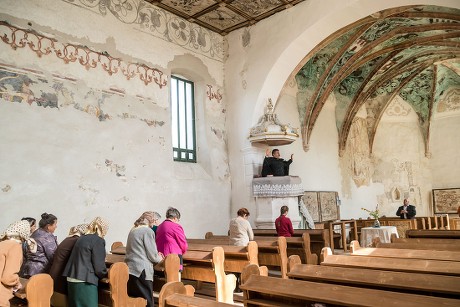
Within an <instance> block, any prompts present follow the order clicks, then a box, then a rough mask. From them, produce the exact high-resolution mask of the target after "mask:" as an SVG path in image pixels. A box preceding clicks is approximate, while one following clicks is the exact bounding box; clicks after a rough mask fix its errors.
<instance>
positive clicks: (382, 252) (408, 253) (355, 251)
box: [351, 241, 460, 261]
mask: <svg viewBox="0 0 460 307" xmlns="http://www.w3.org/2000/svg"><path fill="white" fill-rule="evenodd" d="M351 255H352V256H370V257H383V258H404V259H430V260H442V261H460V251H459V252H453V251H439V250H420V249H396V248H393V249H392V248H375V247H364V248H363V247H360V246H359V242H358V241H352V242H351Z"/></svg>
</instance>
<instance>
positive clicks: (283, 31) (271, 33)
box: [225, 0, 460, 218]
mask: <svg viewBox="0 0 460 307" xmlns="http://www.w3.org/2000/svg"><path fill="white" fill-rule="evenodd" d="M421 4H427V5H440V6H447V7H455V8H460V2H459V1H456V0H439V1H438V0H425V1H418V0H407V1H402V0H389V1H371V0H348V1H342V0H326V1H313V0H311V1H305V2H302V3H300V4H298V5H296V6H295V7H293V8H290V9H288V10H286V11H283V12H280V13H278V14H276V15H274V16H272V17H271V18H269V19H266V20H262V21H261V22H259V23H257V24H256V25H254V26H252V27H249V28H248V29H247V31H249V35H250V43H249V44H248V45H247V46H243V41H242V35H243V33H244V31H245V30H244V29H241V30H237V31H234V32H232V33H230V34H229V35H227V37H226V38H227V40H228V46H229V51H228V58H227V60H226V62H225V88H226V94H227V95H226V97H227V99H228V101H230V102H231V104H230V105H229V108H228V111H229V113H228V116H229V117H228V123H229V124H228V130H229V131H231V134H230V135H229V155H230V170H231V173H232V191H233V193H232V211H233V212H236V210H237V209H238V208H239V207H241V206H243V205H244V206H247V207H252V206H253V199H252V198H251V197H250V195H249V196H248V193H249V192H250V190H249V188H248V180H250V178H251V177H252V174H248V173H247V172H248V171H250V170H251V169H253V168H248V167H246V165H247V162H246V160H247V153H251V157H254V156H255V155H254V152H259V153H260V154H259V156H262V155H263V150H262V149H260V148H259V147H255V146H251V144H250V142H249V141H248V139H247V136H248V133H249V129H250V128H251V127H252V126H253V125H254V124H255V123H256V122H257V119H258V118H259V117H260V116H261V115H262V114H263V110H264V107H265V105H266V103H267V100H268V98H272V100H273V101H274V102H277V103H280V104H283V103H284V98H283V97H281V96H280V95H281V93H282V92H283V91H282V89H283V87H284V86H285V85H286V84H285V83H286V81H287V80H289V77H290V75H291V74H292V73H293V72H295V71H296V69H297V68H298V67H301V65H302V64H303V61H304V58H305V56H306V55H307V54H308V53H309V52H310V51H311V50H312V49H313V48H314V47H315V46H316V45H318V44H319V43H320V42H321V41H322V40H324V39H325V38H327V37H328V36H329V35H330V34H332V33H334V32H335V31H337V30H339V29H341V28H343V27H344V26H346V25H348V24H351V23H353V22H354V21H356V20H359V19H360V18H363V17H366V16H368V15H370V14H372V13H375V12H377V11H380V10H384V9H388V8H392V7H399V6H404V5H421ZM292 104H294V102H293V101H292ZM288 105H289V104H288ZM283 108H284V106H281V105H280V107H278V106H276V108H275V110H276V111H275V112H277V113H278V114H279V115H280V116H279V117H280V119H281V120H282V121H286V122H289V121H290V119H291V118H298V115H294V114H293V115H291V116H290V117H289V118H288V117H284V115H286V114H287V113H290V112H295V113H297V110H296V108H294V107H292V106H286V108H288V109H286V112H284V111H283V110H282V109H283ZM323 112H324V114H323ZM329 116H330V117H329ZM321 117H325V118H323V119H321ZM326 118H328V119H326ZM297 120H298V119H297ZM322 120H326V121H327V120H329V125H327V124H325V123H324V122H323V124H321V123H320V121H322ZM291 123H293V122H292V121H291ZM294 126H295V125H294ZM298 126H300V125H298ZM320 127H321V128H320ZM334 129H335V132H332V130H334ZM336 133H337V132H336V128H335V120H334V122H332V114H331V115H328V112H327V111H326V112H325V110H323V111H322V114H321V115H320V120H318V123H317V124H316V126H315V128H314V131H313V135H312V141H311V144H310V150H309V152H307V153H305V152H303V150H301V148H300V147H301V145H300V143H301V141H300V140H299V141H297V142H295V143H294V144H291V145H289V146H286V147H283V148H280V151H281V154H282V156H284V157H287V155H288V154H289V153H290V152H293V153H295V162H294V164H293V165H292V173H293V174H294V173H297V174H300V175H301V178H302V180H303V182H304V183H305V185H306V188H309V187H312V189H314V188H315V187H317V188H318V189H327V190H338V191H339V192H340V190H341V184H340V181H341V178H340V174H339V173H338V172H337V165H338V162H337V161H338V158H337V156H338V155H337V151H338V146H337V145H336V144H337V136H336ZM332 135H334V138H332V139H327V140H326V139H325V136H327V137H328V138H331V137H332ZM315 138H316V140H314V139H315ZM319 144H320V145H319ZM318 146H321V147H318ZM333 150H335V151H336V153H332V151H333ZM252 159H254V158H252ZM260 159H261V158H260ZM259 161H260V160H259ZM241 191H244V192H245V193H241ZM361 191H362V192H360V193H358V194H356V193H353V195H354V196H353V197H354V198H353V204H352V202H351V201H349V200H347V199H344V200H343V201H342V209H341V212H342V213H341V215H342V217H345V218H347V217H351V216H355V217H356V216H359V214H358V212H360V211H359V210H358V209H357V208H358V207H359V206H361V205H363V204H375V203H376V201H377V194H380V193H381V192H382V187H381V186H376V187H374V188H372V189H367V188H361ZM344 208H352V209H351V211H348V209H347V210H346V211H344ZM361 214H362V213H361Z"/></svg>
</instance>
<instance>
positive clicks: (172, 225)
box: [156, 207, 188, 269]
mask: <svg viewBox="0 0 460 307" xmlns="http://www.w3.org/2000/svg"><path fill="white" fill-rule="evenodd" d="M179 221H180V212H179V210H177V209H176V208H172V207H170V208H169V209H168V210H167V211H166V220H165V221H164V222H163V223H161V224H160V226H158V228H157V234H156V243H157V248H158V251H159V252H160V253H163V255H164V256H165V257H166V256H167V255H169V254H177V255H179V258H180V264H181V269H182V255H183V254H184V253H185V252H186V251H187V248H188V245H187V239H186V237H185V233H184V229H183V228H182V226H181V225H180V224H179Z"/></svg>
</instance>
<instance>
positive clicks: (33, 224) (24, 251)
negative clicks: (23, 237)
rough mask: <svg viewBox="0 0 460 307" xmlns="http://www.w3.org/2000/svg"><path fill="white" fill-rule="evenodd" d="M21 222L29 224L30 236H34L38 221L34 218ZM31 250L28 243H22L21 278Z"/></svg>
mask: <svg viewBox="0 0 460 307" xmlns="http://www.w3.org/2000/svg"><path fill="white" fill-rule="evenodd" d="M21 221H27V222H29V225H30V234H33V233H34V231H35V230H36V229H37V220H36V219H34V218H33V217H23V218H22V219H21ZM28 250H29V245H28V244H27V242H23V243H22V257H23V258H22V259H23V261H22V266H21V270H20V271H19V276H24V266H25V263H26V259H27V251H28Z"/></svg>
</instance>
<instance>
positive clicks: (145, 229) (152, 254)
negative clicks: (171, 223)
mask: <svg viewBox="0 0 460 307" xmlns="http://www.w3.org/2000/svg"><path fill="white" fill-rule="evenodd" d="M155 217H156V216H155V212H152V211H147V212H144V213H143V214H142V215H141V216H140V217H139V218H138V219H137V220H136V222H134V228H133V229H131V231H130V232H129V235H128V242H127V244H126V258H125V262H126V264H127V265H128V268H129V280H128V295H129V296H132V297H143V298H145V299H146V300H147V307H153V306H154V305H153V273H154V271H153V266H154V265H155V264H157V263H158V262H160V261H161V260H163V254H161V253H159V252H158V250H157V245H156V243H155V232H154V231H152V229H151V228H152V226H153V225H154V224H155V222H156V219H155Z"/></svg>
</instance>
